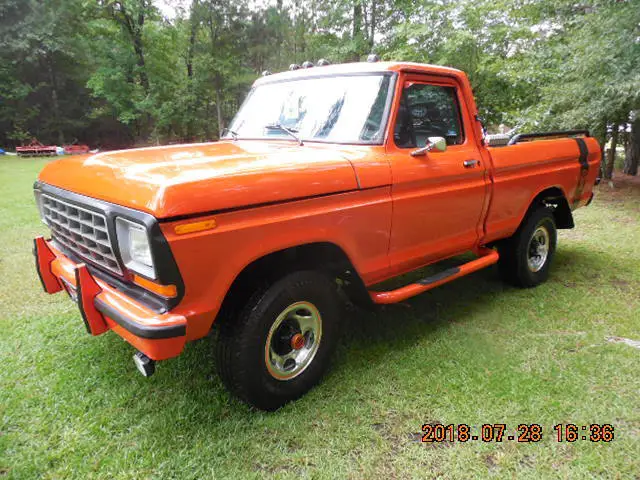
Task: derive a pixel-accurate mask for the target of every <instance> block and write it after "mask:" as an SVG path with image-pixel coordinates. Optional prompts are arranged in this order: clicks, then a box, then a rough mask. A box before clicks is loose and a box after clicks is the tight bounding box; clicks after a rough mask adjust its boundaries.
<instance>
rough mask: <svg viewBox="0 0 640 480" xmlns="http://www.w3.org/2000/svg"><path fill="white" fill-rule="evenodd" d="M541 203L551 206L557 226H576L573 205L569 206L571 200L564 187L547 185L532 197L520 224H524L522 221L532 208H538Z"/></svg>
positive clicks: (562, 227) (563, 227) (565, 227)
mask: <svg viewBox="0 0 640 480" xmlns="http://www.w3.org/2000/svg"><path fill="white" fill-rule="evenodd" d="M541 205H544V206H546V207H549V208H550V209H551V211H552V212H553V217H554V220H555V223H556V228H558V229H571V228H573V227H574V226H575V224H574V221H573V213H572V211H571V207H570V206H569V202H568V201H567V196H566V195H565V193H564V191H563V190H562V188H560V187H558V186H553V187H547V188H545V189H544V190H542V191H540V192H538V193H537V194H536V195H535V196H534V197H533V198H532V199H531V201H530V202H529V207H528V208H527V211H526V212H525V214H524V216H523V217H522V219H521V220H520V225H522V222H524V221H525V219H526V218H527V216H528V215H529V213H530V212H531V211H532V210H534V209H536V208H538V207H539V206H541Z"/></svg>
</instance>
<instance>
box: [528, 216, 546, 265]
mask: <svg viewBox="0 0 640 480" xmlns="http://www.w3.org/2000/svg"><path fill="white" fill-rule="evenodd" d="M549 238H550V237H549V231H548V230H547V229H546V227H543V226H540V227H538V228H536V230H535V231H534V232H533V235H532V236H531V240H529V248H528V249H527V250H528V255H527V265H528V267H529V270H531V271H532V272H538V271H539V270H540V269H541V268H542V267H543V266H544V264H545V263H546V262H547V257H548V256H549Z"/></svg>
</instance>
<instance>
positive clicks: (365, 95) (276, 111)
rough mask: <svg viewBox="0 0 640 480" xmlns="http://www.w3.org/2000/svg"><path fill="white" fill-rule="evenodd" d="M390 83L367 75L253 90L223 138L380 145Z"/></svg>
mask: <svg viewBox="0 0 640 480" xmlns="http://www.w3.org/2000/svg"><path fill="white" fill-rule="evenodd" d="M390 81H391V76H390V75H381V74H371V75H352V76H337V77H316V78H308V79H300V80H292V81H286V82H274V83H266V84H263V85H258V86H257V87H254V88H253V89H252V90H251V92H249V95H248V96H247V99H246V100H245V101H244V103H243V105H242V108H240V111H239V112H238V114H237V115H236V117H235V118H234V119H233V122H231V125H230V126H229V132H230V133H231V134H232V135H233V136H235V137H237V138H261V139H264V138H278V139H282V138H289V139H292V140H295V139H294V138H292V136H291V133H294V134H295V135H296V136H297V137H298V138H300V139H301V140H303V141H304V140H307V141H322V142H335V143H381V142H382V139H383V136H384V132H383V129H384V126H385V125H384V123H386V122H384V120H385V118H386V105H387V97H388V95H389V82H390ZM282 127H284V128H282ZM287 130H289V132H287Z"/></svg>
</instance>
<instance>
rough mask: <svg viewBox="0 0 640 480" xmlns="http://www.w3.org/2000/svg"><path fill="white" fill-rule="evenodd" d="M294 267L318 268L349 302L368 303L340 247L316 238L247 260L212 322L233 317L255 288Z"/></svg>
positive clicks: (361, 283)
mask: <svg viewBox="0 0 640 480" xmlns="http://www.w3.org/2000/svg"><path fill="white" fill-rule="evenodd" d="M298 270H318V271H322V272H324V273H326V274H328V275H330V276H331V277H332V278H336V279H339V281H340V285H341V289H342V291H344V293H345V294H346V295H347V297H348V299H349V300H350V301H352V302H353V303H355V304H357V305H360V306H365V307H367V306H369V305H370V304H371V303H372V302H371V298H370V297H369V294H368V293H367V289H366V287H365V284H364V282H363V281H362V278H361V277H360V275H359V274H358V272H357V270H356V268H355V267H354V265H353V262H352V261H351V260H350V258H349V256H348V255H347V253H346V252H345V251H344V249H343V248H342V247H340V246H339V245H337V244H336V243H333V242H327V241H318V242H312V243H305V244H301V245H295V246H292V247H287V248H283V249H280V250H276V251H273V252H270V253H266V254H264V255H262V256H260V257H258V258H256V259H254V260H253V261H251V262H250V263H248V264H247V265H246V266H245V267H244V268H243V269H242V270H241V271H240V272H239V273H238V274H237V275H236V277H235V278H234V280H233V282H232V283H231V286H230V287H229V289H228V290H227V293H226V295H225V298H224V300H223V301H222V303H221V306H220V309H219V311H218V314H217V316H216V319H215V321H214V323H217V322H218V321H220V320H222V321H227V320H229V319H231V318H233V317H234V316H235V314H236V313H237V311H238V309H239V308H241V306H242V305H243V304H244V302H245V301H246V300H247V299H248V297H249V296H250V295H252V294H253V292H254V291H255V290H256V289H257V288H260V287H261V286H263V285H265V284H267V283H273V282H275V281H277V280H279V279H280V278H282V277H283V276H285V275H287V274H288V273H292V272H294V271H298Z"/></svg>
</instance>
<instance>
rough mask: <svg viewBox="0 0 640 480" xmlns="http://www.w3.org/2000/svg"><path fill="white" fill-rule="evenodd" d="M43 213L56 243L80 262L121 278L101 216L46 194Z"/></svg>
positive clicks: (43, 198)
mask: <svg viewBox="0 0 640 480" xmlns="http://www.w3.org/2000/svg"><path fill="white" fill-rule="evenodd" d="M42 210H43V213H44V217H45V219H46V221H47V224H48V225H49V228H50V229H51V236H52V237H53V239H54V240H55V241H56V242H57V243H59V244H60V245H61V246H62V247H64V248H66V249H68V250H70V251H71V252H72V253H74V254H76V255H77V256H78V257H80V258H82V259H86V260H88V261H89V262H91V263H94V264H96V265H99V266H101V267H104V268H106V269H107V270H110V271H112V272H114V273H117V274H118V275H122V270H121V269H120V265H119V264H118V261H117V260H116V256H115V254H114V252H113V247H112V244H111V239H110V238H109V230H108V228H107V220H106V217H105V216H104V215H102V214H100V213H97V212H93V211H91V210H86V209H84V208H81V207H78V206H77V205H73V204H71V203H67V202H65V201H63V200H60V199H59V198H54V197H51V196H49V195H46V194H43V195H42Z"/></svg>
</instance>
